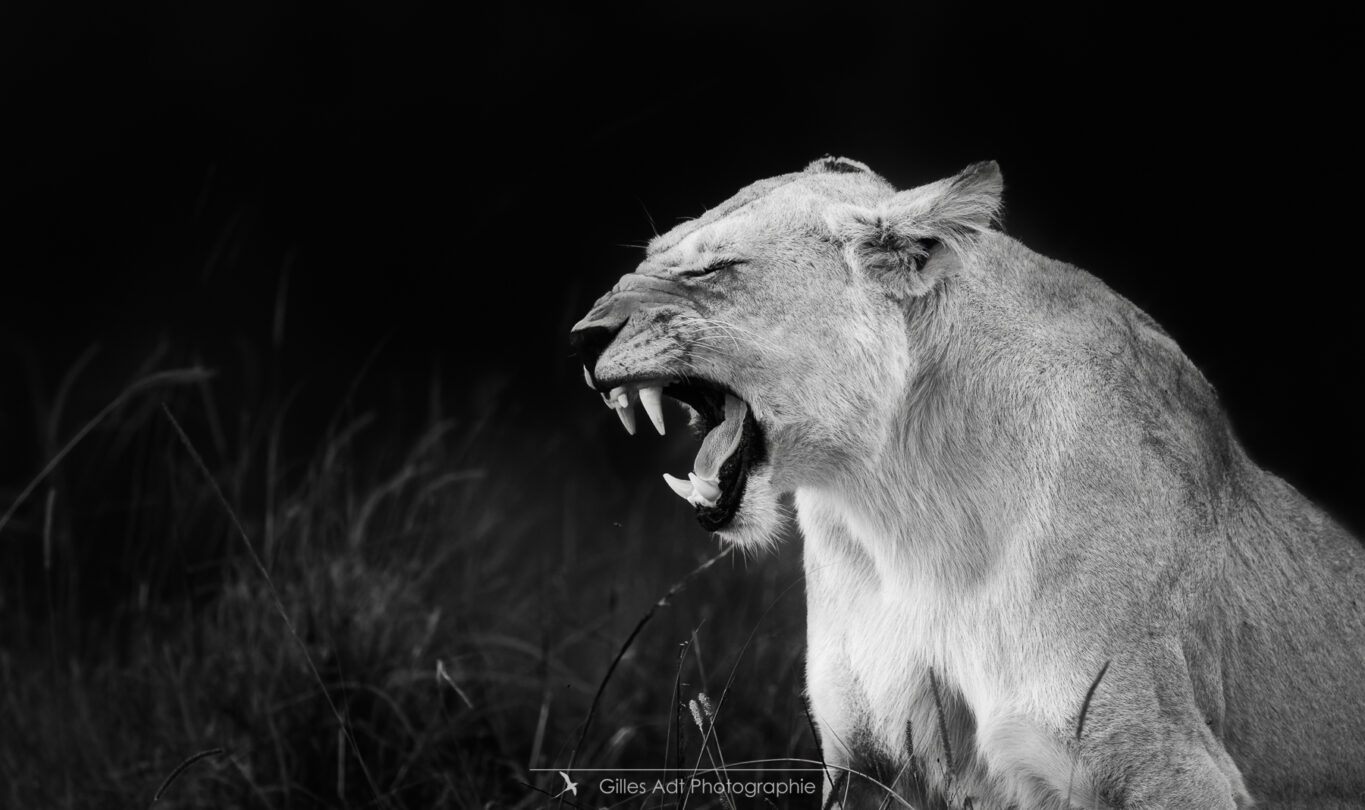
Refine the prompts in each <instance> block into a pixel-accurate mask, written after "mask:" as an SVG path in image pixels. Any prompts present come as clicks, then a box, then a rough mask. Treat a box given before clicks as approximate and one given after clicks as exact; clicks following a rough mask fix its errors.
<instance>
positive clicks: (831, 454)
mask: <svg viewBox="0 0 1365 810" xmlns="http://www.w3.org/2000/svg"><path fill="white" fill-rule="evenodd" d="M1000 192H1001V178H1000V173H999V170H998V167H997V166H996V164H995V163H978V164H974V165H972V166H969V167H968V168H966V169H965V170H963V171H962V172H961V173H960V174H958V175H957V176H955V177H952V178H949V179H946V180H940V181H938V182H935V183H930V184H928V185H925V186H921V187H919V188H915V189H911V190H909V191H902V192H897V191H896V190H895V189H894V188H893V187H892V186H891V185H890V184H889V183H887V182H886V181H885V180H883V179H882V178H881V177H879V176H877V175H876V174H874V173H873V172H872V171H871V170H869V169H868V168H867V167H866V166H864V165H863V164H861V163H857V162H855V161H851V160H846V159H842V158H824V159H821V160H817V161H815V162H814V163H812V164H810V165H809V166H807V167H806V169H805V170H804V171H802V172H798V173H793V174H787V175H782V176H779V177H774V178H770V179H767V180H761V181H759V182H757V183H754V184H752V185H750V186H748V187H746V188H744V189H742V190H741V191H740V192H739V193H738V194H736V195H735V196H733V197H731V198H730V199H729V200H726V201H725V202H724V203H722V204H721V205H719V206H717V207H715V208H713V209H711V210H710V211H707V212H706V213H705V214H703V215H702V216H701V217H699V218H697V219H695V220H692V221H690V222H686V223H684V224H682V225H679V226H678V227H676V228H674V229H672V230H671V231H669V232H668V233H666V234H663V235H662V236H659V237H656V238H655V239H654V240H653V241H651V242H650V244H649V247H648V249H647V250H646V254H645V260H644V261H643V262H642V263H641V264H640V266H639V267H638V268H637V269H636V270H635V272H633V273H629V274H627V275H625V276H623V277H622V278H621V280H620V281H619V282H617V284H616V286H614V287H613V288H612V289H611V291H610V292H608V293H607V294H606V295H604V296H602V297H601V298H600V299H599V300H598V301H597V303H596V304H595V305H594V306H593V308H592V310H591V311H590V312H589V313H588V315H587V316H586V317H585V318H583V320H581V321H579V323H578V324H577V325H575V326H574V328H573V332H572V335H571V340H572V342H573V343H574V345H575V347H576V349H577V351H578V354H579V356H580V357H581V359H582V361H583V367H584V372H585V377H586V379H587V382H588V385H589V386H590V387H592V388H594V389H595V390H597V391H598V392H600V393H601V394H602V397H603V399H604V401H605V402H606V404H607V405H608V407H610V408H613V409H615V410H616V412H617V414H618V415H619V416H620V418H621V420H622V421H623V422H624V423H625V425H626V428H627V429H628V430H630V431H631V432H634V429H635V419H636V417H635V404H636V402H637V401H638V402H640V403H641V405H642V406H643V407H644V410H645V411H646V414H647V415H648V417H649V419H650V421H651V422H653V424H654V425H655V427H656V428H657V429H658V430H659V431H660V432H663V431H664V429H665V423H664V417H663V413H662V410H661V407H660V399H661V397H662V396H664V395H667V396H669V397H672V398H673V399H676V400H678V401H679V402H681V403H683V404H684V405H685V406H687V408H688V409H689V410H690V411H691V413H692V418H691V422H692V426H693V428H694V429H695V430H697V431H698V432H699V433H701V434H702V436H703V438H702V443H701V448H700V450H699V451H698V453H697V456H696V459H695V461H694V463H693V469H692V470H691V472H690V473H688V474H687V475H686V476H677V477H675V476H672V475H665V480H666V481H667V482H668V484H669V486H671V487H672V488H673V490H674V491H675V492H676V493H677V494H678V495H679V496H681V497H683V498H685V499H686V500H688V501H689V502H690V503H692V504H693V506H694V507H695V509H696V513H697V519H698V521H699V522H700V523H701V525H702V526H703V527H704V528H706V529H708V530H710V531H713V532H716V533H718V534H720V535H721V536H722V537H724V538H726V539H728V540H730V541H733V542H736V543H740V544H750V545H752V544H761V543H765V542H768V541H770V540H771V539H772V538H773V537H775V536H776V534H777V531H778V529H779V528H780V515H781V510H780V509H779V508H778V498H779V496H780V495H781V494H783V493H786V492H790V491H793V490H795V489H797V488H798V487H803V486H816V487H818V486H823V485H828V484H830V483H831V480H830V479H831V478H838V477H840V476H841V474H842V473H844V472H850V473H851V472H853V471H854V470H855V468H856V467H857V466H858V465H860V464H863V463H865V462H866V461H867V459H868V458H869V456H872V455H875V454H876V453H878V452H879V448H882V447H884V446H885V440H886V439H887V436H888V431H890V430H892V429H893V424H894V416H895V408H896V406H897V404H898V403H901V402H903V401H904V400H905V395H906V393H907V392H908V391H909V390H910V388H911V386H912V383H913V381H914V379H915V377H916V373H917V371H918V370H919V369H920V368H921V367H922V366H923V364H924V363H925V362H926V361H927V360H928V359H929V358H926V357H925V356H924V355H923V352H917V351H916V347H917V345H921V344H922V343H923V345H928V344H927V343H924V342H922V341H921V340H920V338H921V337H923V335H922V334H921V332H922V331H923V330H926V329H933V328H935V326H934V322H935V319H933V318H932V317H929V315H930V314H931V313H932V310H933V308H934V306H935V300H936V298H937V296H936V292H937V291H938V290H940V289H942V288H944V287H945V286H946V285H950V284H952V283H953V279H954V276H955V274H956V273H957V272H958V271H959V270H960V269H961V267H962V266H963V262H964V261H968V260H969V258H970V250H971V246H972V244H973V242H974V241H975V239H976V237H977V235H978V234H979V233H981V232H982V231H984V230H985V229H987V228H988V227H989V226H990V224H991V222H992V220H993V219H994V217H995V216H996V214H997V212H998V210H999V206H1000Z"/></svg>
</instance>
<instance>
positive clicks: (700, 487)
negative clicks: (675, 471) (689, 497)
mask: <svg viewBox="0 0 1365 810" xmlns="http://www.w3.org/2000/svg"><path fill="white" fill-rule="evenodd" d="M687 480H689V481H691V482H692V491H693V492H695V493H696V494H697V495H698V496H699V497H700V498H701V499H702V500H704V501H707V502H708V503H707V504H706V505H707V506H715V505H716V502H717V501H718V500H720V487H718V486H716V485H715V483H713V482H711V481H707V480H706V479H705V478H698V477H697V474H696V473H688V474H687Z"/></svg>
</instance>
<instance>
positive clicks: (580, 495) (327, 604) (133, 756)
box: [0, 353, 818, 808]
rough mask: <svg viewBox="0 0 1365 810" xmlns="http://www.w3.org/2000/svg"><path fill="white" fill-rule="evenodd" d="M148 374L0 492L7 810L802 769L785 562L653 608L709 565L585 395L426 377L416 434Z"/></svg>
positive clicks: (721, 574) (511, 791)
mask: <svg viewBox="0 0 1365 810" xmlns="http://www.w3.org/2000/svg"><path fill="white" fill-rule="evenodd" d="M147 366H148V364H146V363H144V364H142V367H140V368H135V369H133V373H132V374H131V375H130V377H129V379H131V380H133V381H134V382H133V384H132V385H122V386H118V387H116V388H115V389H114V390H111V391H104V392H103V397H101V396H100V394H99V391H91V390H83V388H82V386H83V385H85V384H84V383H83V382H82V377H81V374H80V373H79V368H77V371H76V372H73V373H71V374H68V375H66V376H65V379H64V381H63V382H62V383H61V384H60V385H59V388H58V390H57V391H55V392H54V395H53V397H52V398H50V399H47V400H46V401H47V402H48V403H51V402H53V401H59V402H60V401H64V402H66V403H67V404H65V405H63V406H62V407H59V408H54V407H52V406H51V405H50V404H49V405H48V406H47V407H45V408H42V409H36V410H37V412H38V415H39V416H40V417H42V420H43V421H42V422H41V423H40V425H39V426H38V428H37V429H36V430H35V432H36V433H39V434H41V435H42V436H43V437H44V439H43V441H42V442H40V443H39V448H38V449H39V456H38V457H35V458H34V459H33V463H32V469H33V471H34V476H33V478H31V479H28V480H26V481H24V482H15V483H14V484H13V486H12V487H11V488H10V489H9V490H8V491H0V498H3V500H0V508H8V507H9V506H10V505H11V504H14V507H13V509H12V514H11V515H7V518H8V523H7V524H6V525H5V526H4V527H3V529H2V530H0V632H2V633H3V636H0V729H3V733H0V782H2V783H3V784H2V785H0V805H3V806H7V807H47V806H59V807H60V806H65V807H95V808H100V807H110V808H113V807H119V808H123V807H137V806H150V805H151V804H152V803H153V798H154V797H155V798H156V801H155V806H157V807H205V806H213V807H253V808H254V807H280V808H312V807H395V808H396V807H445V806H451V807H485V806H522V807H531V806H542V805H549V806H554V805H557V804H558V802H557V801H553V800H551V799H550V798H549V797H551V796H554V795H555V794H557V793H558V792H559V791H560V790H561V788H562V787H563V783H562V779H561V777H560V776H559V775H558V774H557V773H556V771H557V770H559V769H567V768H568V765H569V763H570V762H571V761H572V762H573V763H574V766H575V768H577V769H586V768H597V769H603V768H626V767H631V768H665V767H667V768H670V769H673V773H675V774H677V773H683V774H685V773H687V772H689V771H690V769H692V768H694V767H696V763H698V762H702V763H703V764H705V765H707V766H709V764H710V762H712V761H715V762H716V763H717V764H718V765H719V764H721V763H722V762H724V761H725V760H729V761H731V762H734V761H740V760H747V759H769V758H776V757H788V756H790V757H803V758H806V759H817V760H818V753H817V748H816V746H815V744H814V741H813V737H812V732H811V730H810V727H809V723H808V721H807V718H806V715H805V713H804V711H803V704H802V698H801V684H802V678H801V665H800V661H801V652H802V651H801V638H802V637H803V626H802V625H803V617H802V607H803V605H802V603H803V596H802V593H801V588H800V584H799V579H800V577H799V564H798V560H797V555H796V553H795V549H789V550H788V551H786V552H784V553H782V554H780V555H777V556H775V557H773V558H771V559H765V560H762V561H761V564H757V565H748V564H746V562H745V561H744V560H743V559H742V558H739V557H729V556H727V557H725V558H724V559H721V560H720V561H718V562H716V563H715V564H714V565H712V566H710V567H708V568H706V569H704V570H702V571H700V572H699V573H698V574H697V575H696V576H695V577H693V578H691V579H690V580H688V581H687V582H686V585H685V586H684V587H679V588H676V589H675V590H673V591H672V592H670V589H672V588H673V587H674V585H675V584H676V583H678V582H679V581H680V580H682V579H684V577H685V576H686V575H687V574H688V573H689V572H690V571H693V570H694V569H696V568H697V567H698V565H699V564H701V563H702V562H703V561H704V560H706V559H708V558H709V557H711V556H712V555H714V554H715V553H716V552H717V550H718V549H717V547H716V546H715V544H714V543H713V542H711V541H710V540H708V539H707V538H706V536H705V535H704V534H703V533H702V532H701V531H700V530H699V529H697V528H696V527H695V525H694V524H693V523H692V522H691V521H690V519H689V517H688V515H687V512H686V509H685V507H684V506H683V505H681V504H676V503H674V502H673V500H674V499H673V498H672V495H671V494H670V493H668V492H667V491H666V489H665V488H664V487H663V485H662V484H658V482H657V475H656V474H655V469H654V467H653V466H652V464H656V463H658V462H657V458H658V457H659V456H660V455H661V454H666V453H668V452H671V451H667V450H661V449H659V448H658V447H647V448H646V449H645V450H643V451H627V453H629V452H634V453H635V455H634V456H633V458H634V461H637V462H641V465H642V466H640V467H636V466H634V462H621V461H619V460H617V459H619V458H620V457H621V455H622V454H621V453H619V452H617V450H618V448H617V446H615V445H613V444H612V443H615V442H620V441H622V439H621V438H619V437H618V436H617V433H616V432H617V431H619V427H617V426H616V425H615V423H614V420H612V421H608V420H609V419H610V414H605V413H599V412H598V411H597V410H596V409H590V407H591V405H592V403H591V401H590V398H588V397H584V396H582V392H581V391H579V390H577V388H574V389H570V390H566V391H565V392H562V396H563V399H564V401H565V403H567V404H566V405H565V411H564V414H563V416H562V417H560V418H558V419H553V420H546V419H540V418H536V416H535V415H534V414H528V413H526V412H520V411H518V410H517V408H516V407H515V400H514V398H510V395H508V396H500V395H497V394H496V393H493V392H496V391H498V390H500V388H499V383H500V381H498V380H494V379H485V380H481V381H477V382H476V383H474V384H470V385H468V386H466V388H465V389H464V390H460V391H455V392H454V393H453V394H452V393H450V392H449V391H443V390H442V388H441V387H440V386H439V385H437V384H436V383H435V382H434V381H432V382H429V383H426V384H425V385H426V389H427V390H425V391H424V395H425V396H424V399H423V407H422V408H421V409H419V410H423V411H425V416H424V417H423V418H422V419H420V420H418V421H417V422H415V423H414V422H413V421H412V419H411V416H412V410H413V409H411V408H408V409H404V410H402V411H401V412H400V411H399V410H394V409H385V408H380V407H375V408H373V409H367V408H366V407H365V406H366V405H370V404H373V402H374V400H375V399H378V398H377V397H369V398H368V400H367V397H366V394H365V386H366V383H365V382H363V381H362V382H360V383H358V384H357V385H356V386H353V387H351V388H347V389H344V390H340V391H337V392H335V397H336V400H337V404H336V407H335V408H334V409H328V410H329V411H330V413H329V414H328V416H329V417H330V418H322V419H309V418H307V417H308V416H311V414H308V415H305V414H302V413H298V412H295V411H293V410H291V408H293V407H294V405H293V404H291V403H293V402H294V401H295V400H293V399H292V398H291V395H290V389H288V388H286V387H284V386H283V385H281V384H280V381H278V380H276V382H275V383H274V384H273V386H264V387H262V388H260V389H259V390H255V391H254V393H252V394H251V395H249V396H248V395H244V394H242V393H241V391H240V390H236V389H234V387H233V386H232V385H230V384H229V383H227V382H225V381H224V380H223V379H222V377H218V378H214V379H209V378H208V377H207V376H205V375H203V374H199V373H197V372H196V374H195V375H192V376H188V377H184V378H181V377H176V378H174V379H170V378H160V380H159V383H158V384H156V385H151V384H144V383H143V382H140V381H144V380H146V379H148V375H151V374H155V373H157V372H158V371H161V370H164V369H165V368H167V367H168V358H167V357H166V356H165V354H164V353H162V354H161V355H158V356H156V357H154V358H152V361H151V363H150V367H147ZM162 383H165V384H162ZM171 383H174V384H171ZM90 385H91V386H92V387H94V388H98V386H94V384H93V383H92V384H90ZM125 388H126V389H127V390H126V391H125V390H124V389H125ZM566 388H567V386H566ZM501 390H505V388H503V389H501ZM559 393H560V392H551V394H550V395H551V396H557V395H559ZM578 399H581V400H586V401H585V407H584V408H582V409H579V408H578V407H577V406H576V405H575V404H574V403H575V402H576V401H577V400H578ZM101 400H102V401H103V402H104V403H105V404H107V405H108V407H107V408H105V407H103V406H90V407H88V408H87V409H86V410H85V411H83V412H77V411H79V409H78V408H76V406H75V405H74V403H75V402H77V401H79V402H81V403H85V404H87V405H89V403H91V402H92V401H94V402H99V401H101ZM163 407H164V409H165V410H166V411H168V412H169V413H170V414H172V415H173V416H174V419H175V421H177V422H179V423H181V424H182V425H183V429H184V436H185V439H186V441H183V442H182V441H181V440H180V439H179V437H178V436H177V434H176V430H175V427H174V425H172V423H171V421H170V420H169V419H167V418H166V416H165V415H164V414H163V412H162V408H163ZM96 417H98V418H96ZM604 447H607V448H608V449H604ZM63 448H69V449H67V450H66V451H65V452H63ZM59 454H60V457H59ZM196 454H197V455H198V456H200V457H202V459H203V462H204V466H203V467H202V468H201V467H200V466H198V465H197V464H196V462H195V459H194V456H195V455H196ZM646 456H650V457H652V458H654V459H655V461H653V462H650V461H649V459H648V458H646ZM627 457H629V456H627ZM53 460H55V461H56V462H57V463H54V464H52V465H51V468H50V469H46V470H45V468H46V467H47V466H48V465H47V462H50V461H53ZM646 462H648V464H647V463H646ZM40 473H43V474H41V475H40ZM30 484H32V486H29V485H30ZM219 492H221V498H220V497H219V496H218V493H219ZM234 520H236V521H239V522H240V532H239V531H238V530H237V528H236V527H235V526H234ZM248 544H250V547H251V548H254V549H255V550H256V551H257V552H258V553H259V556H260V565H259V567H258V566H257V565H256V564H255V563H254V562H253V560H252V555H251V552H250V551H249V550H248V548H249V546H248ZM665 594H667V595H668V596H667V598H666V599H662V600H661V598H660V597H662V596H664V595H665ZM282 614H283V615H282ZM286 618H287V620H288V621H286V620H285V619H286ZM642 619H643V621H642ZM291 625H292V628H293V632H292V633H291ZM310 661H311V664H310ZM609 672H610V679H607V675H608V673H609ZM702 693H704V694H706V695H709V696H710V698H709V700H713V701H715V702H714V704H712V706H711V714H709V715H708V718H709V720H708V722H707V723H706V724H705V725H704V726H703V727H699V726H698V724H697V723H694V722H691V719H690V718H688V717H687V714H688V709H687V706H688V704H689V702H690V701H696V700H699V697H698V696H699V694H702ZM699 705H700V704H699ZM589 719H591V722H590V723H589V722H588V721H589ZM704 757H705V758H704ZM577 778H579V780H580V782H584V781H585V780H586V779H590V778H591V777H577ZM592 793H593V794H594V797H593V799H592V801H594V802H596V801H598V800H599V798H600V797H597V796H596V795H595V791H592ZM585 796H586V793H585ZM566 799H567V800H569V801H572V799H573V797H572V796H569V797H566ZM682 801H683V798H682V797H674V798H671V799H663V798H661V797H659V796H649V797H646V798H639V799H636V800H632V801H630V802H626V806H651V807H655V806H661V804H666V803H670V802H671V803H674V804H681V803H682ZM734 801H735V799H734V797H726V796H720V797H716V796H700V795H698V796H692V797H690V798H689V799H688V800H687V806H689V807H705V806H728V804H729V803H733V802H734ZM739 803H740V804H744V803H745V800H743V799H740V800H739Z"/></svg>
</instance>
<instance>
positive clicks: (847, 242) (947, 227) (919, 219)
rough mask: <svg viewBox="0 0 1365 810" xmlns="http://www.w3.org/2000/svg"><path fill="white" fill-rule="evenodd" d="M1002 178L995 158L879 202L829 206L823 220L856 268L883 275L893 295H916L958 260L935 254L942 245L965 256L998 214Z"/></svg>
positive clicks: (880, 277) (934, 283)
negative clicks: (867, 205) (934, 259)
mask: <svg viewBox="0 0 1365 810" xmlns="http://www.w3.org/2000/svg"><path fill="white" fill-rule="evenodd" d="M1003 190H1004V182H1003V180H1002V178H1001V176H1000V167H999V165H997V164H996V163H995V161H987V162H983V163H973V164H972V165H970V166H968V167H967V168H965V169H963V170H962V171H961V172H959V173H958V174H957V175H955V176H953V177H950V178H947V179H944V180H939V181H937V182H933V183H929V184H928V185H923V186H919V187H918V188H913V189H910V190H909V191H902V192H899V193H897V194H895V195H893V196H892V197H891V198H890V199H889V200H887V201H886V202H884V203H882V204H881V205H879V206H877V207H876V208H875V209H872V208H864V207H861V206H856V205H846V204H839V205H833V206H830V207H829V209H827V210H826V212H825V222H826V224H828V226H829V229H830V232H831V233H832V234H833V235H834V238H835V239H836V240H837V241H838V242H839V243H840V244H841V245H843V248H844V257H845V260H846V261H847V262H848V264H849V266H850V267H852V268H853V269H854V270H856V271H861V272H864V273H867V274H868V275H869V276H871V277H872V278H874V279H877V280H878V281H880V282H881V283H882V284H883V285H884V286H885V287H886V289H887V290H888V292H890V293H891V295H892V296H894V297H896V298H899V299H904V298H917V297H919V296H922V295H924V294H926V293H928V292H929V291H931V290H933V289H934V288H935V287H936V286H937V285H938V283H939V281H940V280H941V279H942V278H943V277H944V276H945V275H946V274H947V272H948V271H949V269H950V268H951V267H953V266H955V263H954V262H948V261H938V260H936V261H932V262H931V261H930V259H931V257H934V256H936V255H937V254H938V253H939V252H941V251H942V250H943V249H946V250H947V251H950V252H951V253H952V254H954V255H955V256H956V257H957V258H959V259H960V258H961V257H962V256H963V255H964V254H965V253H966V252H967V251H968V250H969V249H970V248H971V246H972V244H973V243H974V242H975V241H976V238H977V237H978V236H980V234H981V233H982V232H984V231H986V230H989V229H990V226H991V224H992V223H994V222H995V221H996V219H997V217H998V216H999V214H1000V208H1001V193H1002V192H1003Z"/></svg>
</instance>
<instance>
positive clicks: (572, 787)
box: [555, 771, 578, 799]
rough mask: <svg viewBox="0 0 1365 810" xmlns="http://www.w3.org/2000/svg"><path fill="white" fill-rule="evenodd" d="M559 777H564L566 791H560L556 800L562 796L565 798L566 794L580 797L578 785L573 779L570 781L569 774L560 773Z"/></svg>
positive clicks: (556, 795)
mask: <svg viewBox="0 0 1365 810" xmlns="http://www.w3.org/2000/svg"><path fill="white" fill-rule="evenodd" d="M559 775H560V776H562V777H564V789H563V790H561V791H559V793H557V794H555V798H556V799H558V798H559V797H560V796H563V795H564V794H565V793H572V794H573V795H574V796H577V795H578V783H577V782H575V781H573V780H572V779H570V778H569V775H568V774H567V773H564V772H563V771H560V772H559Z"/></svg>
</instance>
